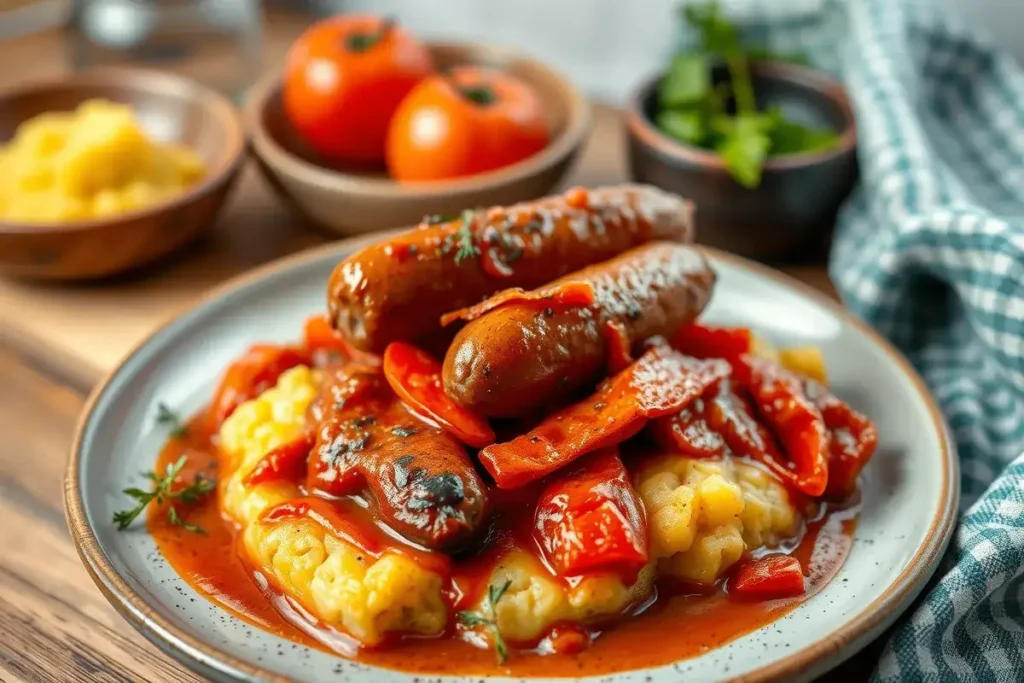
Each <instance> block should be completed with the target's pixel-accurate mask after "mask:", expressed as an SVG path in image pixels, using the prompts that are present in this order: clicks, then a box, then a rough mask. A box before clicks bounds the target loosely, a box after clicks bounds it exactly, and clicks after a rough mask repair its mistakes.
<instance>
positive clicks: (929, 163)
mask: <svg viewBox="0 0 1024 683" xmlns="http://www.w3.org/2000/svg"><path fill="white" fill-rule="evenodd" d="M937 1H938V0H847V1H846V2H841V1H840V0H828V1H826V2H825V3H823V6H822V8H821V11H820V12H819V13H818V15H817V16H813V17H807V16H805V17H803V18H801V19H799V20H792V19H791V20H788V21H787V20H785V19H779V18H778V10H779V8H780V6H783V7H784V6H785V2H783V1H782V0H775V1H774V2H771V1H769V0H761V4H762V7H763V13H762V14H761V16H760V17H757V18H759V19H760V20H761V21H759V22H754V23H752V24H751V25H749V26H747V27H746V29H747V31H748V32H749V33H752V34H753V35H751V36H750V37H751V38H753V39H755V40H758V41H759V42H761V43H762V44H767V45H768V46H769V47H772V48H774V49H777V50H779V51H780V52H792V51H794V50H803V51H805V52H806V53H807V54H808V55H809V56H810V57H811V59H812V61H813V62H814V63H815V64H816V65H818V66H820V67H822V68H825V69H827V70H830V71H835V72H836V73H838V74H839V75H840V76H841V77H842V78H843V80H844V81H845V83H846V85H847V87H848V89H849V92H850V95H851V98H852V100H853V103H854V106H855V109H856V114H857V123H858V130H859V136H860V149H859V155H860V163H861V173H862V178H861V181H862V182H861V184H860V186H859V188H858V189H857V190H856V191H855V193H854V195H853V196H852V197H851V198H850V199H849V201H848V202H847V205H846V206H845V207H844V208H843V210H842V212H841V215H840V217H839V222H838V226H837V232H836V237H835V242H834V246H833V252H832V258H831V264H830V270H831V275H832V278H833V280H834V281H835V283H836V285H837V287H838V288H839V290H840V292H841V294H842V296H843V299H844V301H845V302H846V304H847V305H848V306H849V307H850V308H851V309H853V310H854V311H855V312H856V313H857V314H859V315H860V316H861V317H863V318H864V319H866V320H867V321H869V322H870V323H871V324H872V325H874V326H875V327H876V328H877V329H878V330H879V331H880V332H881V333H882V334H884V335H885V336H886V337H888V338H889V339H890V340H892V342H893V343H894V344H895V345H896V346H897V347H899V349H900V350H902V351H903V353H905V354H906V355H907V357H908V358H909V359H910V360H911V362H912V363H913V364H914V365H915V366H916V367H917V368H918V370H919V371H920V372H921V374H922V376H923V377H924V379H925V381H926V382H927V383H928V385H929V387H930V388H931V390H932V392H933V393H934V395H935V397H936V399H937V400H938V402H939V404H940V406H941V408H942V411H943V413H944V414H945V416H946V419H947V421H948V422H949V425H950V427H951V428H952V430H953V433H954V436H955V438H956V441H957V445H958V447H959V451H960V459H961V470H962V487H963V497H962V502H961V514H962V518H961V520H960V524H959V527H958V529H957V531H956V534H955V536H954V539H953V542H952V544H951V547H950V550H949V552H948V554H947V556H946V558H945V560H944V563H943V565H942V566H941V567H940V569H939V571H938V573H937V575H936V578H935V579H934V580H933V582H932V584H931V585H930V587H929V589H928V591H927V592H926V594H925V596H924V597H923V598H922V599H921V600H919V601H918V603H917V604H916V605H915V606H914V607H912V608H911V609H910V610H909V611H908V613H907V615H906V616H904V617H903V618H902V620H901V621H900V622H899V624H898V625H897V626H896V628H895V629H894V630H893V631H892V632H891V634H890V636H889V640H888V643H887V644H886V646H885V650H884V653H883V655H882V658H881V661H880V662H879V664H878V667H877V669H876V670H875V672H874V676H873V680H875V681H886V682H888V681H1024V578H1022V577H1024V455H1022V453H1024V70H1022V69H1021V67H1020V66H1019V65H1018V64H1016V63H1015V62H1014V61H1013V60H1012V58H1010V57H1009V56H1008V55H1005V54H1002V53H1000V52H999V51H998V50H996V49H994V48H993V47H992V46H991V45H990V44H989V43H988V42H987V41H986V40H985V39H984V38H982V37H979V36H976V35H974V34H973V33H972V32H971V31H970V30H968V29H967V28H966V27H965V25H964V24H963V23H962V22H958V21H957V19H956V18H955V17H952V16H950V15H949V13H948V12H947V11H945V8H939V7H937V6H936V2H937ZM959 4H960V6H961V7H962V8H965V9H967V8H968V5H969V3H967V2H962V3H959ZM1006 4H1007V5H1008V6H1009V5H1012V4H1013V3H1012V2H1007V3H1006ZM943 5H947V6H948V3H943ZM725 7H726V8H727V9H728V4H727V3H725ZM1008 9H1013V8H1009V7H1008ZM1017 16H1020V14H1019V13H1018V14H1017ZM1021 28H1022V36H1024V27H1021Z"/></svg>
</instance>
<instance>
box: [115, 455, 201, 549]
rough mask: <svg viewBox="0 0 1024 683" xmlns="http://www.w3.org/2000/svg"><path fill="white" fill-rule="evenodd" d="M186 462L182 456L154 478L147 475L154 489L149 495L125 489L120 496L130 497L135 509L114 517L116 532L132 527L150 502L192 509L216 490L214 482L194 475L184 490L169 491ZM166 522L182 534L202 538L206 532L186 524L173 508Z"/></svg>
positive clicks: (137, 489) (149, 474) (171, 507)
mask: <svg viewBox="0 0 1024 683" xmlns="http://www.w3.org/2000/svg"><path fill="white" fill-rule="evenodd" d="M186 462H188V457H187V456H185V455H183V456H181V457H180V458H178V459H177V460H176V461H174V462H173V463H168V464H167V467H166V468H165V469H164V473H163V474H162V475H161V474H157V473H155V472H147V473H146V478H147V479H149V480H150V481H152V482H153V488H152V489H151V490H149V491H143V490H142V489H139V488H135V487H131V488H126V489H125V490H124V491H123V493H124V494H125V495H126V496H130V497H131V498H133V499H135V502H136V505H135V507H133V508H131V509H130V510H121V511H120V512H115V513H114V524H116V525H117V529H118V531H124V530H125V529H127V528H128V527H130V526H131V524H132V522H134V521H135V519H136V518H137V517H138V516H139V515H140V514H142V512H143V510H145V509H146V506H148V505H149V504H150V503H152V502H153V501H156V502H157V504H161V503H163V502H164V501H167V500H177V501H181V502H182V503H184V504H186V505H192V504H194V503H197V502H199V500H200V499H201V498H202V497H203V496H205V495H206V494H208V493H210V492H211V491H213V489H214V488H215V487H216V485H217V482H216V481H214V480H213V479H211V478H209V477H206V476H204V475H202V474H197V475H196V477H195V479H193V480H192V483H191V484H189V485H188V486H186V487H185V488H182V489H178V490H177V491H172V490H171V487H172V486H173V485H174V481H175V480H176V479H177V478H178V475H179V474H181V470H182V468H184V467H185V463H186ZM167 519H168V521H170V523H171V524H174V525H175V526H180V527H181V528H183V529H184V530H185V531H191V532H192V533H197V534H205V533H206V530H205V529H203V528H202V527H201V526H196V525H194V524H187V523H186V522H185V520H183V519H182V518H181V517H180V516H179V515H178V511H177V510H176V509H175V507H174V506H173V505H170V506H168V508H167Z"/></svg>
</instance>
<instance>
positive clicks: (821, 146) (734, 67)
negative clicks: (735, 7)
mask: <svg viewBox="0 0 1024 683" xmlns="http://www.w3.org/2000/svg"><path fill="white" fill-rule="evenodd" d="M682 14H683V18H684V20H685V21H686V23H687V24H688V25H689V26H690V27H691V28H692V29H693V30H694V32H695V33H696V35H697V37H698V40H697V49H696V50H695V51H693V52H688V53H681V54H678V55H676V56H675V57H674V58H673V59H672V61H671V63H670V64H669V67H668V71H667V72H666V74H665V76H664V77H663V78H662V80H661V83H660V86H659V89H658V110H657V112H656V113H655V116H654V121H655V124H656V125H657V126H658V128H659V129H661V131H662V132H664V133H666V134H667V135H669V136H671V137H673V138H675V139H677V140H679V141H680V142H684V143H687V144H690V145H694V146H696V147H700V148H703V149H708V150H712V151H714V152H717V153H718V154H719V155H720V156H721V157H722V159H723V161H724V162H725V165H726V168H727V169H728V170H729V173H730V175H732V177H733V178H735V179H736V181H737V182H739V183H740V184H741V185H743V186H744V187H748V188H754V187H757V186H758V185H760V183H761V171H762V169H763V167H764V163H765V161H766V160H767V159H768V158H769V157H774V156H781V155H786V154H799V153H805V152H818V151H823V150H827V149H829V148H831V147H834V146H835V145H836V144H838V142H839V135H838V134H837V133H836V132H835V131H833V130H829V129H822V128H814V127H811V126H806V125H804V124H802V123H799V122H797V121H794V120H792V119H790V118H788V117H787V116H786V115H785V114H784V113H783V112H782V110H781V109H779V108H777V107H769V108H765V109H759V108H758V103H757V100H756V98H755V94H754V85H753V80H752V79H751V76H750V67H749V61H750V60H751V59H752V58H754V57H755V56H756V57H757V58H763V57H764V56H766V55H767V53H766V52H765V51H763V50H760V49H757V50H755V49H753V48H750V49H746V50H745V49H744V47H743V46H742V44H741V42H740V38H739V32H738V31H737V29H736V27H735V26H734V25H733V24H732V23H731V22H729V21H728V20H727V19H726V18H725V17H724V16H723V14H722V12H721V10H720V9H719V7H718V5H717V4H716V3H709V4H688V5H686V6H684V8H683V10H682ZM786 59H787V61H802V60H801V59H800V58H799V56H796V57H795V58H794V57H788V58H786ZM718 64H724V67H725V69H726V71H727V74H728V79H727V81H725V82H716V81H715V79H714V78H713V72H714V69H715V66H716V65H718Z"/></svg>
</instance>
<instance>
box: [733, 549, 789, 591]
mask: <svg viewBox="0 0 1024 683" xmlns="http://www.w3.org/2000/svg"><path fill="white" fill-rule="evenodd" d="M804 590H805V588H804V572H803V569H801V568H800V561H799V560H797V559H796V558H795V557H791V556H790V555H783V554H782V553H773V554H771V555H765V556H764V557H761V558H758V559H756V560H751V561H750V562H747V563H745V564H743V565H741V566H740V568H739V571H737V572H736V574H735V575H734V576H733V577H732V579H730V580H729V593H730V595H739V596H743V597H746V598H754V599H756V600H774V599H776V598H792V597H795V596H797V595H803V594H804Z"/></svg>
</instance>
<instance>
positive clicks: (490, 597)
mask: <svg viewBox="0 0 1024 683" xmlns="http://www.w3.org/2000/svg"><path fill="white" fill-rule="evenodd" d="M511 585H512V579H508V580H507V581H505V583H503V584H502V585H501V587H498V586H495V585H494V584H491V585H490V586H488V587H487V601H488V602H490V603H491V614H494V610H495V608H496V607H497V606H498V601H499V600H501V598H502V596H503V595H505V593H507V592H508V589H509V586H511Z"/></svg>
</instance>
